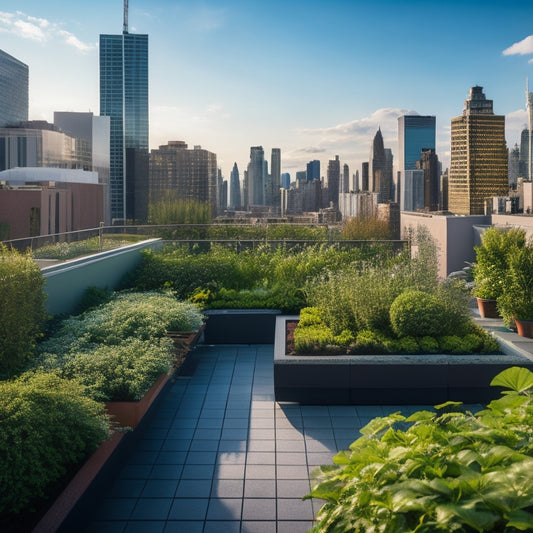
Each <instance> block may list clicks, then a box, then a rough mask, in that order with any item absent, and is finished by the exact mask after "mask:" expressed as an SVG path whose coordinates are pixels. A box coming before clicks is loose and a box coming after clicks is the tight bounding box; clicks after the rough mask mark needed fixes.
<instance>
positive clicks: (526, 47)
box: [502, 35, 533, 63]
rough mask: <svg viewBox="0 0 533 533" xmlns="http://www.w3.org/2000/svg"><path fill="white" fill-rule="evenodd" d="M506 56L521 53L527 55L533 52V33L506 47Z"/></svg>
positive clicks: (504, 53)
mask: <svg viewBox="0 0 533 533" xmlns="http://www.w3.org/2000/svg"><path fill="white" fill-rule="evenodd" d="M502 53H503V55H504V56H512V55H516V54H518V55H521V56H526V55H529V54H533V35H529V36H528V37H526V38H525V39H522V40H521V41H518V42H517V43H514V44H512V45H511V46H509V48H506V49H505V50H504V51H503V52H502ZM529 62H530V63H531V62H532V61H531V60H530V61H529Z"/></svg>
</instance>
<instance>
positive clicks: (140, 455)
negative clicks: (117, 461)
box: [128, 451, 159, 465]
mask: <svg viewBox="0 0 533 533" xmlns="http://www.w3.org/2000/svg"><path fill="white" fill-rule="evenodd" d="M158 455H159V452H144V451H136V452H133V453H132V454H131V455H130V456H129V458H128V462H129V463H130V464H132V465H152V464H154V463H155V461H156V459H157V456H158Z"/></svg>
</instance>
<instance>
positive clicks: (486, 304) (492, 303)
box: [477, 298, 500, 318]
mask: <svg viewBox="0 0 533 533" xmlns="http://www.w3.org/2000/svg"><path fill="white" fill-rule="evenodd" d="M477 307H478V309H479V314H480V316H481V318H500V314H499V313H498V308H497V307H496V300H487V299H486V298H478V299H477Z"/></svg>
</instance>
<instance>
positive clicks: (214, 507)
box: [207, 498, 242, 521]
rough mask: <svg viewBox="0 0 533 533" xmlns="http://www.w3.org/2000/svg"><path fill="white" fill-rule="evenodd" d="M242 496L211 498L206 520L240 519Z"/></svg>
mask: <svg viewBox="0 0 533 533" xmlns="http://www.w3.org/2000/svg"><path fill="white" fill-rule="evenodd" d="M241 511H242V498H211V499H210V500H209V506H208V508H207V520H238V521H240V520H241Z"/></svg>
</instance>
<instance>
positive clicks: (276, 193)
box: [270, 148, 281, 208]
mask: <svg viewBox="0 0 533 533" xmlns="http://www.w3.org/2000/svg"><path fill="white" fill-rule="evenodd" d="M270 186H271V192H270V196H271V199H272V200H271V203H270V205H272V206H274V207H276V208H278V207H281V204H280V202H281V196H280V190H279V189H280V187H281V150H280V149H279V148H272V155H271V158H270Z"/></svg>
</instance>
